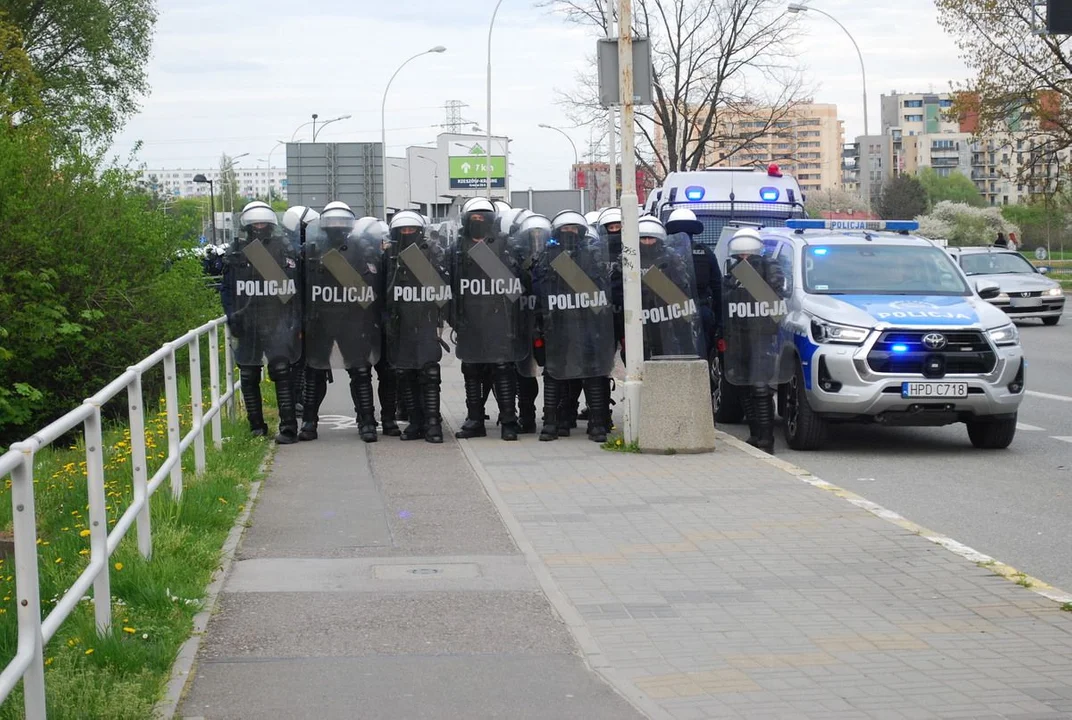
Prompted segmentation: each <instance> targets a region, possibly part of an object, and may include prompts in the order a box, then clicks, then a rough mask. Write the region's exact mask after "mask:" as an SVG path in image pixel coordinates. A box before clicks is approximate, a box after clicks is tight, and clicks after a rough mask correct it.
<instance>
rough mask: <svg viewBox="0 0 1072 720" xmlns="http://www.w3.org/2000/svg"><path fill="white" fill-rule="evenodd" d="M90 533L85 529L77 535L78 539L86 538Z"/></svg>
mask: <svg viewBox="0 0 1072 720" xmlns="http://www.w3.org/2000/svg"><path fill="white" fill-rule="evenodd" d="M91 533H92V531H91V530H89V529H88V528H87V529H86V530H83V531H82V532H80V533H78V537H88V536H89V535H90V534H91Z"/></svg>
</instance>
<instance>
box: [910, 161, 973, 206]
mask: <svg viewBox="0 0 1072 720" xmlns="http://www.w3.org/2000/svg"><path fill="white" fill-rule="evenodd" d="M918 177H919V182H920V183H921V184H922V185H923V189H924V190H925V191H926V192H927V201H928V202H929V203H930V206H931V207H934V206H935V205H937V204H938V203H940V202H942V201H943V200H948V201H949V202H954V203H964V204H965V205H971V206H973V207H985V206H986V200H984V199H983V196H982V194H981V193H980V192H979V188H977V187H975V183H973V182H972V181H971V178H969V177H968V176H967V175H964V174H963V173H959V172H953V173H950V174H949V175H948V176H947V177H942V176H941V175H939V174H938V173H937V172H935V170H934V168H929V167H926V168H923V170H922V171H921V172H920V173H919V175H918Z"/></svg>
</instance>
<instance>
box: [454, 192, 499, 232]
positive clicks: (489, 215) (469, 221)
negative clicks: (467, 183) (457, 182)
mask: <svg viewBox="0 0 1072 720" xmlns="http://www.w3.org/2000/svg"><path fill="white" fill-rule="evenodd" d="M497 217H498V215H497V213H496V212H495V206H494V205H492V204H491V201H490V200H487V199H486V198H473V199H472V200H470V201H468V202H467V203H465V205H463V206H462V233H464V235H465V237H466V238H467V239H469V240H471V241H473V242H483V241H486V240H492V241H494V240H495V230H496V226H497V224H498V223H497V222H496V221H497Z"/></svg>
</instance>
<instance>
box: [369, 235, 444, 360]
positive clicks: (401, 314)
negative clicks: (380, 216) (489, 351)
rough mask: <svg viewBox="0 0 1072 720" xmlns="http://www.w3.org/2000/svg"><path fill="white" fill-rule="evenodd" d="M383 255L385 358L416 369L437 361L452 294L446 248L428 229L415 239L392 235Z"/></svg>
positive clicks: (440, 351) (442, 344)
mask: <svg viewBox="0 0 1072 720" xmlns="http://www.w3.org/2000/svg"><path fill="white" fill-rule="evenodd" d="M395 232H397V231H392V242H391V244H390V248H389V251H388V256H387V257H386V258H385V261H384V265H385V274H386V281H387V292H386V295H385V303H386V312H385V316H386V320H385V322H386V323H387V332H386V339H387V348H386V355H387V362H388V363H389V364H390V365H391V366H392V367H394V368H396V369H398V370H419V369H421V368H423V367H424V366H425V365H427V364H428V363H434V362H439V360H440V359H441V358H442V357H443V348H444V346H445V343H444V342H443V340H442V339H441V337H440V333H441V332H442V324H443V320H444V319H445V318H446V315H447V311H448V309H449V306H450V301H451V297H452V293H451V287H450V275H449V273H448V272H447V254H446V247H445V246H444V245H443V244H442V243H441V242H440V241H441V240H442V236H441V235H440V233H438V232H437V233H436V239H432V237H431V236H430V234H429V233H428V231H427V230H423V232H421V233H419V234H418V237H417V239H415V240H414V239H411V238H410V237H408V236H405V235H399V236H397V237H396V236H394V233H395Z"/></svg>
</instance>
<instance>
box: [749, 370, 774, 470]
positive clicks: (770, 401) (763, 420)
mask: <svg viewBox="0 0 1072 720" xmlns="http://www.w3.org/2000/svg"><path fill="white" fill-rule="evenodd" d="M752 408H753V410H754V411H755V412H754V413H753V414H754V415H755V417H756V427H755V431H754V432H755V434H756V442H754V443H750V444H752V445H754V446H755V447H756V448H758V449H760V450H762V451H763V452H765V453H768V454H770V455H773V454H774V396H773V395H772V394H771V389H770V388H769V387H768V388H759V389H757V390H756V391H755V394H754V395H753V396H752Z"/></svg>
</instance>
